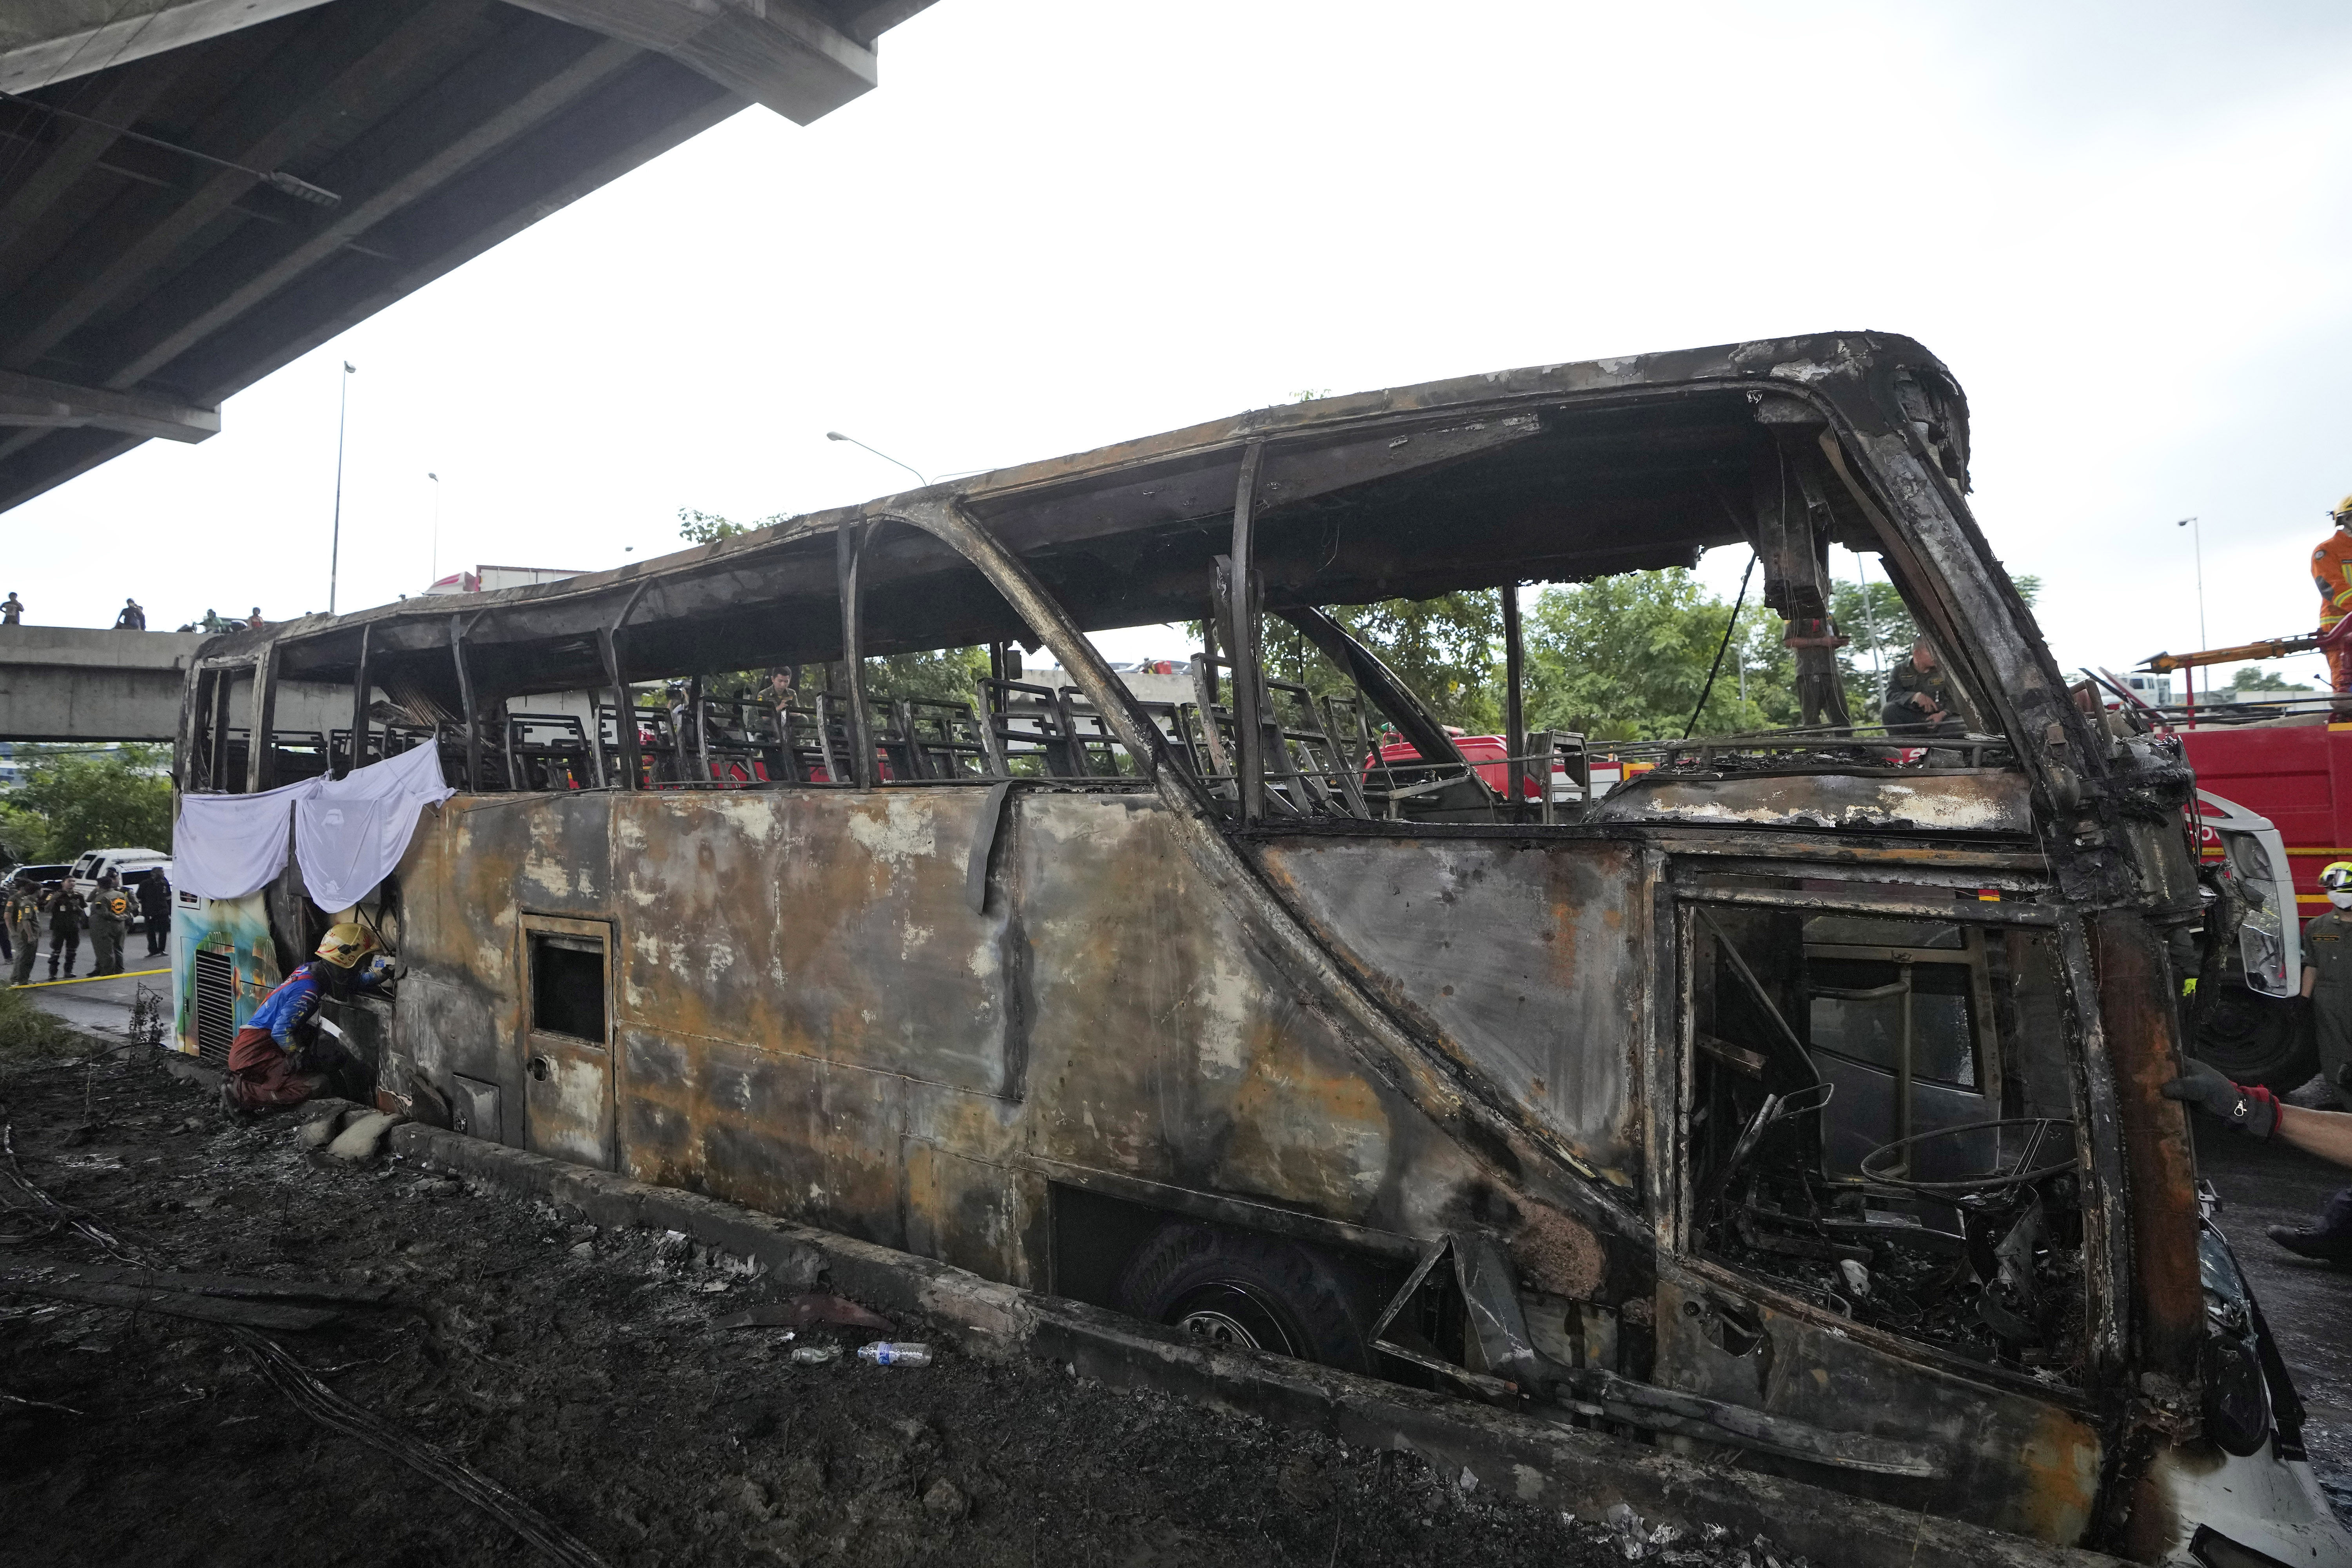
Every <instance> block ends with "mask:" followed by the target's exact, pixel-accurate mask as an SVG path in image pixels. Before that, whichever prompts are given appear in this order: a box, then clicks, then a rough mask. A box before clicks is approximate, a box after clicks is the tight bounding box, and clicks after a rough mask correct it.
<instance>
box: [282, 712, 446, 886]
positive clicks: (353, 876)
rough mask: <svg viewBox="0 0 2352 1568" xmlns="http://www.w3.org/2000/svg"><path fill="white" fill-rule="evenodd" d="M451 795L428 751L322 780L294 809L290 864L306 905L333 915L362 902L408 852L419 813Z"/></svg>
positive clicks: (437, 755) (436, 755)
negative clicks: (298, 876) (295, 867)
mask: <svg viewBox="0 0 2352 1568" xmlns="http://www.w3.org/2000/svg"><path fill="white" fill-rule="evenodd" d="M456 794H457V791H456V790H454V789H451V788H450V787H449V786H448V784H446V783H445V782H443V780H442V777H441V752H440V750H439V748H438V747H436V746H430V745H425V746H418V747H415V749H413V750H411V751H406V752H401V753H400V755H398V756H396V757H390V758H387V759H385V760H384V761H383V762H381V763H371V764H369V765H368V766H366V767H363V768H362V769H360V770H359V771H358V772H357V773H352V775H351V776H350V777H348V778H341V779H335V780H331V781H320V785H319V788H318V790H317V791H316V792H315V793H314V794H312V795H310V796H309V797H308V798H306V799H302V800H299V801H297V802H295V803H294V859H295V863H296V864H297V865H299V866H300V867H301V868H302V885H303V887H304V888H305V889H307V890H308V891H309V893H310V901H311V902H312V903H315V904H317V905H318V906H319V907H320V909H322V910H327V911H329V912H330V913H332V912H334V911H335V910H347V909H349V908H351V907H352V905H353V904H356V903H358V902H359V901H360V900H362V899H364V898H366V897H367V896H368V894H370V893H372V892H373V891H374V890H375V886H376V884H377V883H379V882H381V881H383V879H384V878H385V877H386V876H388V875H389V874H390V873H391V871H392V868H394V867H395V866H397V865H399V864H400V858H401V856H403V855H404V854H405V853H407V850H408V841H409V840H410V839H411V838H413V837H415V836H416V817H417V814H418V813H420V812H422V811H423V810H424V809H425V807H426V806H428V805H439V804H440V803H441V802H443V801H445V800H446V799H448V798H449V797H450V796H451V795H456Z"/></svg>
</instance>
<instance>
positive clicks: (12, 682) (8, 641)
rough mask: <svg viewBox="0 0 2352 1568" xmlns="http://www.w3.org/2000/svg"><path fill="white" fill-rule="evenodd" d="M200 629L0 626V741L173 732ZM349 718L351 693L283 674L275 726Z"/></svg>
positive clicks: (155, 736) (168, 736)
mask: <svg viewBox="0 0 2352 1568" xmlns="http://www.w3.org/2000/svg"><path fill="white" fill-rule="evenodd" d="M209 640H211V639H210V637H209V635H208V634H206V633H203V632H117V631H92V630H90V629H89V628H88V627H85V626H0V741H155V742H163V743H165V744H169V743H170V742H171V741H172V739H173V736H174V735H175V734H177V733H178V730H179V723H180V698H181V694H182V693H183V692H184V690H185V689H187V679H188V662H189V661H190V660H191V659H193V658H195V656H196V650H197V649H199V648H201V647H204V646H205V643H206V642H208V641H209ZM351 721H352V711H351V693H350V691H349V690H348V689H344V688H340V687H319V688H315V689H313V688H311V687H310V686H308V685H306V684H300V683H296V682H290V681H289V682H288V683H286V685H285V686H283V687H281V688H280V689H279V695H278V706H277V710H276V723H277V727H278V728H279V729H285V730H317V731H322V732H323V731H327V730H331V729H333V728H335V727H336V726H338V725H341V726H342V727H344V728H349V727H350V725H351Z"/></svg>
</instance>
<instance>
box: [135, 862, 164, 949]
mask: <svg viewBox="0 0 2352 1568" xmlns="http://www.w3.org/2000/svg"><path fill="white" fill-rule="evenodd" d="M139 912H140V913H141V914H142V915H144V916H146V917H147V956H148V957H150V958H154V957H156V956H158V955H159V954H161V953H162V952H163V942H164V939H165V938H167V937H169V936H170V935H171V934H172V883H171V879H169V878H167V877H165V876H164V875H163V868H162V867H161V866H158V867H156V868H154V869H153V870H152V871H150V872H148V873H147V879H146V880H145V881H143V882H142V883H140V884H139Z"/></svg>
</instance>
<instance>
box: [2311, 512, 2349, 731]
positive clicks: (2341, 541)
mask: <svg viewBox="0 0 2352 1568" xmlns="http://www.w3.org/2000/svg"><path fill="white" fill-rule="evenodd" d="M2330 515H2331V516H2332V517H2334V518H2335V520H2336V531H2335V532H2333V533H2331V534H2329V535H2328V536H2327V537H2326V539H2323V540H2321V541H2320V542H2319V548H2318V549H2316V550H2315V551H2313V552H2311V581H2312V584H2313V585H2314V586H2315V587H2316V588H2317V589H2318V590H2319V635H2320V636H2321V637H2326V636H2327V635H2328V634H2329V633H2330V632H2333V631H2334V630H2335V629H2336V623H2337V622H2339V621H2341V620H2343V619H2344V617H2345V616H2347V615H2352V496H2346V497H2345V498H2344V499H2343V500H2340V501H2337V502H2336V510H2335V511H2334V512H2333V513H2331V514H2330ZM2322 651H2323V652H2325V653H2326V655H2327V683H2328V686H2329V687H2330V688H2331V689H2334V690H2336V691H2339V692H2340V691H2352V639H2347V641H2346V642H2344V643H2341V644H2338V643H2330V644H2328V645H2327V646H2326V648H2324V649H2323V650H2322Z"/></svg>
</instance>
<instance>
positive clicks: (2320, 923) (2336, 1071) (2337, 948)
mask: <svg viewBox="0 0 2352 1568" xmlns="http://www.w3.org/2000/svg"><path fill="white" fill-rule="evenodd" d="M2319 886H2320V890H2321V891H2323V892H2325V893H2326V895H2327V902H2328V906H2329V907H2328V910H2327V912H2326V914H2323V915H2320V916H2317V917H2316V918H2315V919H2313V920H2312V921H2309V922H2307V923H2306V924H2305V926H2304V928H2303V995H2304V997H2305V1000H2306V1003H2307V1004H2308V1005H2309V1006H2310V1008H2311V1023H2312V1032H2313V1033H2314V1034H2315V1036H2316V1037H2317V1038H2318V1044H2319V1072H2320V1076H2321V1077H2323V1078H2325V1079H2326V1080H2327V1081H2328V1083H2329V1085H2330V1086H2332V1087H2334V1088H2335V1089H2336V1090H2337V1097H2338V1099H2339V1100H2341V1099H2342V1098H2343V1095H2344V1089H2343V1082H2342V1079H2343V1074H2344V1069H2345V1068H2346V1067H2347V1065H2352V860H2334V861H2330V862H2329V863H2328V865H2327V868H2326V869H2325V870H2323V871H2321V872H2320V873H2319Z"/></svg>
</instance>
